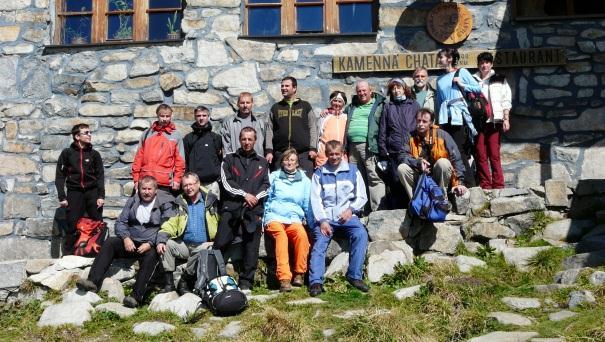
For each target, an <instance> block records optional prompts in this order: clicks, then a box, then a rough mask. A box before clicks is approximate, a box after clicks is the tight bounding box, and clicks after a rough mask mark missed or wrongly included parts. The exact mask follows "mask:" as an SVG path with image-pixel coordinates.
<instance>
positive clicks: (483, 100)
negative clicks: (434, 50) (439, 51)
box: [454, 69, 494, 130]
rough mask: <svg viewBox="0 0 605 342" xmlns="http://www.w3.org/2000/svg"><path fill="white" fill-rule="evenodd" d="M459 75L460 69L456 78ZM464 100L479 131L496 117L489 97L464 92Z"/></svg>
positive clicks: (455, 74) (455, 75)
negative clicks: (490, 119) (489, 120)
mask: <svg viewBox="0 0 605 342" xmlns="http://www.w3.org/2000/svg"><path fill="white" fill-rule="evenodd" d="M459 74H460V69H458V70H456V73H454V78H456V77H458V75H459ZM464 99H465V101H466V105H467V108H468V111H469V112H470V113H471V116H472V118H473V126H475V127H476V128H477V129H478V130H481V128H482V127H483V124H485V122H486V121H487V120H488V119H489V118H491V117H493V115H494V113H493V111H492V105H491V103H490V102H489V100H488V99H487V97H485V95H483V92H481V93H479V94H477V93H471V92H464Z"/></svg>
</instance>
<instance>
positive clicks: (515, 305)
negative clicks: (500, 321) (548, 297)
mask: <svg viewBox="0 0 605 342" xmlns="http://www.w3.org/2000/svg"><path fill="white" fill-rule="evenodd" d="M502 302H503V303H504V304H506V305H508V306H509V307H510V308H511V309H514V310H525V309H537V308H539V307H541V306H542V304H541V303H540V300H539V299H538V298H523V297H504V298H502Z"/></svg>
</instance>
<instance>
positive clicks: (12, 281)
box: [0, 260, 27, 289]
mask: <svg viewBox="0 0 605 342" xmlns="http://www.w3.org/2000/svg"><path fill="white" fill-rule="evenodd" d="M26 265H27V262H26V261H25V260H17V261H4V262H0V274H2V277H0V288H2V289H3V288H7V287H18V286H20V285H21V283H23V281H24V280H25V278H26V277H27V275H26V273H25V270H26V268H27V266H26Z"/></svg>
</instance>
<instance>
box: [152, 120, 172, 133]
mask: <svg viewBox="0 0 605 342" xmlns="http://www.w3.org/2000/svg"><path fill="white" fill-rule="evenodd" d="M151 130H152V131H154V132H166V133H168V134H170V133H172V132H174V131H176V126H175V125H174V122H171V123H170V124H168V125H166V126H162V125H160V123H159V121H154V122H153V124H152V125H151Z"/></svg>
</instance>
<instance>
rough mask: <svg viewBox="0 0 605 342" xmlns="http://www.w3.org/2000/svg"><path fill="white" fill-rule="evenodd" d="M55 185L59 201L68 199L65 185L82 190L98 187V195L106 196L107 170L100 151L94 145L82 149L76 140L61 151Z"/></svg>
mask: <svg viewBox="0 0 605 342" xmlns="http://www.w3.org/2000/svg"><path fill="white" fill-rule="evenodd" d="M55 186H56V187H57V195H58V197H59V201H63V200H65V199H67V195H66V194H65V187H67V189H69V190H80V191H85V190H89V189H93V188H97V191H98V197H99V198H105V170H104V167H103V160H102V159H101V155H100V154H99V152H98V151H96V150H95V149H93V148H92V145H88V146H86V147H85V148H83V149H81V148H80V147H79V146H78V145H77V144H76V143H75V142H74V143H72V144H71V145H70V146H69V147H68V148H66V149H64V150H63V151H61V154H60V155H59V160H58V161H57V168H56V171H55Z"/></svg>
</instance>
